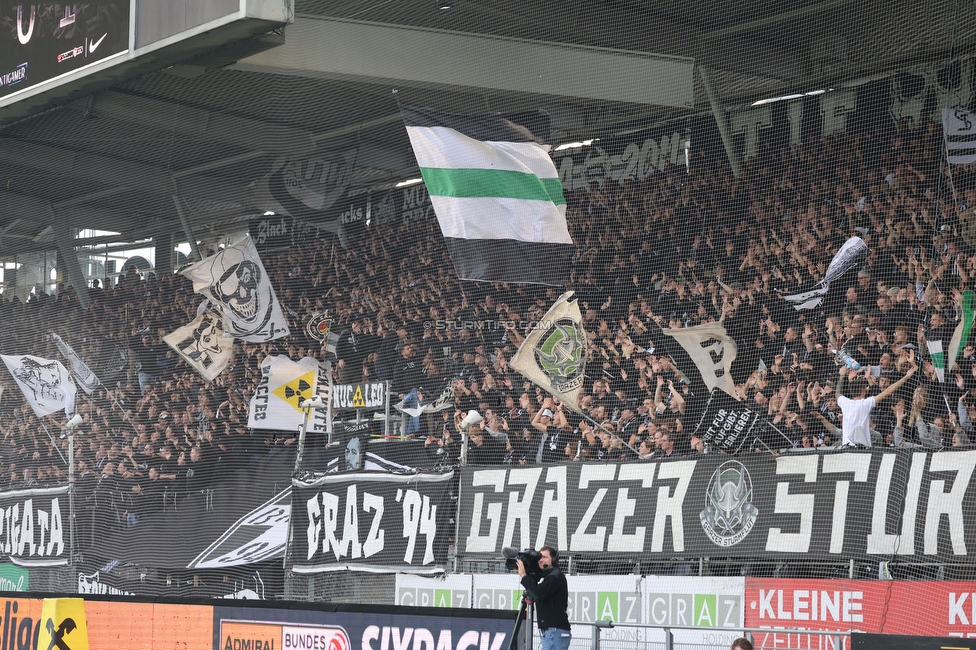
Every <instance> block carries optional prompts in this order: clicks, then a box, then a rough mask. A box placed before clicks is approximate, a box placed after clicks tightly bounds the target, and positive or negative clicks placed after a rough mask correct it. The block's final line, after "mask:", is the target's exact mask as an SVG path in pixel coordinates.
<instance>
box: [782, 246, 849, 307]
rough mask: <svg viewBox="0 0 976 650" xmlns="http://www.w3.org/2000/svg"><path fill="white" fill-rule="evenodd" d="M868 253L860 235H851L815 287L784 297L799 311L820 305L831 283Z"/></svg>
mask: <svg viewBox="0 0 976 650" xmlns="http://www.w3.org/2000/svg"><path fill="white" fill-rule="evenodd" d="M867 254H868V245H867V244H865V243H864V240H863V239H861V238H860V237H851V238H850V239H848V240H847V241H846V242H844V245H843V246H841V247H840V250H838V251H837V253H836V254H835V255H834V257H833V259H832V260H830V265H829V266H828V267H827V271H826V273H824V276H823V278H822V279H821V280H820V282H818V283H817V284H816V285H815V286H814V288H813V289H811V290H809V291H804V292H802V293H796V294H793V295H791V296H783V298H784V299H786V300H787V301H788V302H790V303H791V304H792V305H793V307H794V308H795V309H796V310H797V311H800V310H803V309H814V308H816V307H819V306H820V303H822V302H823V299H824V296H826V295H827V291H828V290H829V289H830V283H831V282H833V281H834V280H836V279H837V278H839V277H841V276H842V275H844V274H845V273H847V271H848V270H849V269H850V268H851V267H853V266H855V265H857V263H858V262H859V261H860V260H861V258H862V257H866V256H867Z"/></svg>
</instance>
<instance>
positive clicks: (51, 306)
mask: <svg viewBox="0 0 976 650" xmlns="http://www.w3.org/2000/svg"><path fill="white" fill-rule="evenodd" d="M942 146H943V145H942V139H941V131H939V130H938V128H937V126H936V125H926V126H924V127H920V128H908V127H904V128H900V129H894V130H892V131H891V132H890V133H882V132H877V133H870V134H856V135H855V134H847V135H844V134H842V135H835V136H831V137H830V138H827V139H825V140H823V141H819V142H811V143H808V144H806V145H805V146H803V147H797V148H790V147H779V146H774V145H772V144H770V143H763V144H762V145H761V146H760V149H759V153H758V155H757V156H756V157H755V158H751V159H749V160H747V161H746V163H745V165H744V170H743V174H742V175H741V177H740V178H734V177H733V176H732V173H731V172H730V171H729V169H728V166H727V164H726V162H725V161H724V160H723V159H720V158H717V159H715V160H696V161H693V164H692V165H691V170H690V172H686V171H685V170H684V169H683V168H682V169H679V168H672V169H670V170H668V171H667V172H665V173H660V174H657V175H652V176H651V177H649V178H648V179H647V180H646V181H642V182H639V183H625V184H616V183H613V182H607V183H606V184H603V185H599V184H594V185H593V187H591V188H590V189H588V190H576V191H572V192H569V193H568V194H567V197H566V198H567V203H568V209H567V220H568V223H569V227H570V232H571V234H572V236H573V239H574V241H575V242H576V244H577V248H578V253H577V257H576V259H575V261H574V265H573V271H572V277H571V278H570V280H569V281H568V283H567V286H566V287H565V289H573V290H575V291H576V293H577V296H578V299H579V302H580V306H581V310H582V313H583V318H584V326H585V329H586V332H587V336H588V339H589V340H588V350H587V363H586V374H585V377H586V382H585V386H584V392H583V394H582V395H581V400H580V403H581V405H582V406H583V408H584V410H585V411H586V412H587V414H588V419H589V420H592V423H591V422H589V421H588V419H586V418H582V417H580V416H579V415H578V414H576V413H574V412H573V411H572V410H571V409H569V408H568V407H567V406H566V405H564V404H562V403H560V402H559V401H558V400H557V399H554V398H553V396H551V395H548V394H546V393H544V392H543V391H542V390H541V389H539V388H537V387H535V386H533V385H532V384H530V383H529V382H527V381H525V379H524V378H523V377H522V376H521V375H519V374H518V373H517V372H515V371H514V370H513V369H512V368H511V367H510V365H509V362H510V359H511V358H512V356H513V354H514V352H515V350H516V349H517V346H518V343H519V342H520V341H521V340H522V337H523V336H525V335H526V334H527V331H528V328H529V325H530V324H531V323H532V322H535V321H538V320H539V319H540V318H541V317H542V316H543V315H544V314H545V312H546V311H547V310H548V308H549V307H550V306H551V305H552V303H553V302H554V301H555V299H556V298H557V297H558V296H559V295H560V294H561V293H562V292H563V290H564V288H554V287H549V288H546V287H539V286H530V285H523V286H517V285H502V284H479V283H471V282H464V283H461V282H460V281H459V280H458V279H457V277H456V275H455V273H454V270H453V266H452V264H451V262H450V259H449V256H448V254H447V250H446V248H445V246H444V244H443V239H442V237H441V235H440V233H439V230H438V226H437V224H436V221H435V220H433V219H431V220H427V221H421V222H411V223H408V224H392V225H382V226H380V225H374V226H373V227H371V228H370V229H368V230H367V231H365V232H364V233H363V235H362V236H361V237H358V238H356V240H355V241H353V242H352V244H351V245H350V247H349V248H348V249H343V248H342V247H340V246H338V245H335V243H334V242H332V241H330V240H309V241H308V242H307V243H306V244H305V245H302V246H298V247H294V248H292V249H291V250H288V251H287V252H283V253H265V254H263V262H264V265H265V267H266V268H267V270H268V272H269V274H270V275H271V276H272V282H273V284H274V286H275V288H276V291H277V295H278V298H279V300H280V301H281V303H282V305H283V307H284V308H285V310H286V312H287V314H288V318H289V321H290V323H289V324H290V327H291V331H292V336H291V337H289V338H285V339H279V340H276V341H272V342H268V343H255V344H252V343H242V342H238V345H237V346H236V347H235V356H234V360H233V361H232V364H231V366H230V368H228V369H227V370H226V371H225V372H224V373H223V374H221V375H220V376H219V377H218V378H217V379H216V380H214V381H213V382H211V383H207V382H205V381H204V380H203V379H202V378H201V377H200V376H199V375H198V374H197V373H195V372H194V371H193V370H192V369H190V368H189V367H188V366H187V365H186V364H184V363H183V362H182V361H180V359H179V357H178V355H177V354H176V353H175V352H174V351H173V350H171V349H170V348H169V347H168V346H167V345H165V343H163V341H162V338H161V337H162V336H163V335H164V334H167V333H169V332H171V331H173V330H174V329H176V328H177V327H180V326H182V325H185V324H186V323H187V322H189V321H190V320H192V318H193V317H194V316H195V315H196V310H197V306H198V304H199V302H200V301H201V300H202V298H201V297H200V296H199V295H197V294H194V293H193V292H192V287H191V285H190V282H189V281H188V280H186V279H185V278H184V277H183V276H181V275H179V274H174V275H167V276H165V277H158V278H157V277H152V276H151V275H150V276H148V277H146V278H142V277H140V276H139V275H138V274H136V273H135V272H134V270H130V272H129V273H127V274H126V275H124V277H122V278H120V279H119V281H118V283H117V284H115V285H114V286H111V287H105V288H94V289H90V294H91V297H92V305H91V307H90V308H89V309H87V310H81V309H80V308H79V307H78V306H77V300H76V299H75V297H74V295H73V291H72V290H71V289H70V288H62V289H61V290H60V291H59V292H58V295H57V296H56V297H52V296H45V295H43V294H38V295H36V296H34V297H32V299H31V300H29V301H28V302H26V303H21V302H19V301H17V300H14V301H10V302H4V303H3V304H0V319H2V321H3V322H4V324H5V331H6V332H8V334H7V336H5V337H4V339H3V340H0V352H3V353H5V354H23V353H30V354H35V355H37V356H41V357H45V358H59V357H58V351H57V348H56V346H55V343H54V342H53V341H51V340H50V337H45V336H44V333H45V332H48V331H53V332H56V333H58V334H60V335H61V336H62V337H63V338H64V339H65V340H66V341H67V342H68V343H70V344H71V345H72V346H73V347H74V349H75V350H76V351H77V352H78V353H79V355H80V356H81V357H82V358H84V359H86V360H88V361H89V362H90V363H91V364H92V365H93V366H94V368H95V370H96V372H97V374H99V377H100V379H101V380H102V383H103V386H102V387H100V388H98V389H96V390H95V392H94V393H93V394H92V395H91V396H87V395H85V394H83V393H81V392H79V397H78V411H79V413H81V414H82V416H83V418H84V423H83V425H82V426H81V427H80V429H79V433H78V434H77V435H76V440H77V444H76V448H75V452H76V459H75V460H76V476H77V480H78V482H79V493H80V495H81V498H82V499H83V503H86V504H90V505H95V504H97V503H99V502H100V500H101V499H105V500H108V501H111V502H112V503H115V504H116V507H117V509H118V511H119V518H120V521H123V522H125V523H129V524H132V523H135V522H138V520H139V518H140V517H141V514H142V513H143V511H144V510H145V509H147V508H150V507H153V504H155V503H157V502H158V501H159V500H161V499H165V498H167V497H168V496H169V495H179V494H181V493H186V492H191V491H195V490H199V489H202V488H203V487H205V486H206V485H207V484H208V482H209V481H210V480H211V477H212V476H213V475H214V473H215V472H220V471H221V468H224V467H240V466H242V465H243V464H245V463H247V462H248V460H249V459H251V458H252V457H254V456H256V455H262V454H266V453H275V452H282V451H284V450H286V449H288V448H291V447H292V446H293V444H294V442H295V434H294V433H290V432H278V433H274V432H267V431H257V430H250V429H248V428H247V426H246V425H247V414H248V405H249V401H250V398H251V396H252V393H253V391H254V389H255V386H256V384H257V378H258V376H259V374H260V365H261V362H262V360H263V359H264V358H265V357H266V356H268V355H275V354H285V355H288V356H289V357H290V358H292V359H299V358H301V357H303V356H306V355H310V356H313V357H317V358H320V359H325V358H326V353H325V350H324V348H323V347H322V344H321V343H319V342H317V341H314V340H310V339H307V338H306V337H305V334H304V332H303V321H304V320H305V318H307V317H308V315H309V314H312V313H314V312H320V311H324V310H328V311H329V313H330V315H331V316H332V317H333V318H334V319H335V324H334V326H333V327H334V329H335V330H336V331H339V332H341V337H340V342H339V346H338V351H337V360H336V361H335V363H334V368H335V373H336V377H335V380H336V381H337V382H340V383H352V382H358V381H380V380H383V381H386V380H388V381H391V382H392V386H393V393H394V397H393V401H397V400H398V399H400V398H404V399H405V400H407V403H408V404H411V403H415V404H426V403H430V402H431V401H432V400H434V399H436V398H437V397H438V396H440V395H441V393H442V391H443V389H444V388H445V387H446V386H447V385H452V386H453V388H454V404H453V408H449V409H447V410H443V411H440V412H436V413H430V414H423V415H421V416H419V417H417V418H411V417H407V416H405V418H404V419H405V422H404V426H403V427H402V429H401V430H400V433H401V434H402V435H404V436H405V437H406V438H408V439H409V441H407V442H403V443H391V444H413V445H423V446H424V449H425V450H426V452H427V455H428V457H429V458H430V459H431V462H438V463H440V462H454V461H455V460H456V459H458V458H459V457H460V455H461V450H460V444H461V443H460V438H461V436H460V433H459V429H460V425H461V419H462V418H463V417H464V416H465V415H466V414H467V413H468V412H469V411H472V410H474V411H477V412H478V413H479V414H480V416H481V417H482V418H483V421H482V423H481V424H479V425H474V426H472V427H470V428H468V430H467V431H468V433H469V434H470V443H469V447H468V449H467V462H468V463H470V464H501V463H511V464H531V463H540V462H541V463H550V462H561V461H570V462H572V461H598V460H618V459H630V460H636V459H638V458H669V457H674V456H680V455H685V454H702V453H715V452H714V451H713V450H710V449H709V447H708V445H707V444H706V441H704V440H702V439H700V438H698V437H696V436H695V435H694V433H695V426H696V420H695V417H696V416H697V415H698V414H700V412H701V409H702V406H703V404H704V401H705V400H706V399H707V395H706V394H705V391H704V390H702V389H701V387H700V386H699V385H698V384H697V382H696V381H695V380H694V378H693V377H689V375H690V374H692V373H690V372H689V369H688V368H677V367H676V366H675V363H674V361H673V360H672V359H671V358H670V356H671V355H669V354H668V342H667V341H666V340H665V338H666V337H662V335H661V329H662V328H678V327H687V326H693V325H696V324H700V323H704V322H708V321H713V320H721V321H722V322H723V324H724V325H725V327H726V329H727V331H728V332H729V333H730V335H732V336H733V337H734V338H735V339H736V341H737V342H738V344H739V350H738V358H737V361H736V364H735V365H734V367H733V379H734V380H735V383H736V390H737V392H738V393H739V395H740V397H741V399H742V400H744V403H746V404H747V405H749V406H750V407H751V408H754V409H756V410H758V411H760V412H761V413H762V414H763V415H764V416H765V417H766V418H767V419H768V420H769V421H770V422H771V423H773V424H775V426H776V428H777V429H778V430H779V431H780V432H782V434H783V444H782V445H780V447H790V446H791V445H795V446H796V447H797V448H812V447H820V448H829V447H832V446H835V445H837V444H838V443H839V442H840V430H841V427H842V415H841V410H840V408H839V406H838V402H837V399H838V393H839V392H842V391H843V392H844V394H846V395H848V396H850V397H858V396H867V395H871V394H878V393H881V392H882V391H884V390H885V389H886V388H887V387H888V386H890V385H891V384H893V383H895V382H896V381H897V380H898V379H899V378H901V377H902V376H903V375H904V374H906V373H907V372H909V371H910V369H911V368H913V367H915V366H916V365H917V366H918V368H919V371H918V372H917V373H916V374H915V376H914V377H913V378H912V379H911V380H910V381H907V382H905V383H903V384H902V385H901V386H900V387H899V388H898V389H897V390H896V391H894V394H893V395H892V397H891V398H890V399H889V400H886V401H885V402H883V403H881V404H879V405H878V407H877V408H875V409H874V411H873V412H872V414H871V427H872V440H873V444H874V445H875V446H898V447H903V446H920V447H924V448H925V449H932V450H936V449H950V448H953V447H964V446H967V445H969V444H970V441H971V440H973V441H976V439H973V435H974V434H973V430H972V427H973V424H972V423H973V421H974V420H976V411H974V407H976V349H974V347H973V346H972V345H969V344H968V342H967V344H966V345H965V347H964V349H963V350H962V352H961V353H960V357H959V359H958V366H957V367H955V368H953V369H952V370H951V371H948V372H947V373H946V381H945V382H944V383H942V382H940V381H939V380H938V379H937V377H936V372H935V368H934V366H933V365H932V363H931V359H930V355H929V354H928V349H927V341H930V340H935V339H939V340H945V341H948V340H949V338H950V336H951V331H952V329H953V328H954V327H955V323H956V320H957V310H958V305H959V302H960V296H961V292H962V291H964V290H965V289H967V288H971V287H972V286H973V284H972V281H971V277H972V276H973V275H974V274H976V254H974V250H973V249H972V248H971V247H970V246H969V245H967V243H966V242H965V240H964V238H963V226H964V225H965V223H966V222H967V221H966V220H967V218H968V217H969V216H970V215H971V214H972V212H973V209H974V207H976V174H974V173H973V170H972V169H971V168H969V167H968V166H959V167H956V168H954V169H953V170H952V171H953V181H954V183H953V187H952V188H950V185H949V182H948V178H947V175H946V170H945V169H944V168H943V167H941V166H940V162H939V161H940V158H941V151H942ZM851 236H859V237H862V238H863V240H864V241H865V242H866V243H867V245H868V247H869V250H870V253H869V255H868V256H867V258H866V259H865V260H863V262H862V263H861V264H860V265H859V267H858V268H857V270H856V271H851V272H850V273H849V274H847V275H845V276H843V277H842V278H840V279H839V280H838V281H836V282H834V283H833V284H832V285H831V291H830V293H829V294H828V296H827V298H826V299H825V301H824V303H823V304H822V305H821V306H820V307H817V308H814V309H810V310H804V311H798V310H796V309H794V308H793V307H792V306H791V305H789V304H788V303H787V302H785V301H784V300H783V299H782V297H781V295H782V294H792V293H796V292H800V291H805V290H808V289H810V288H812V287H813V285H814V284H815V283H816V282H818V281H819V280H820V278H821V277H822V276H823V274H824V272H825V270H826V267H827V265H828V264H829V262H830V260H831V258H832V256H833V255H834V253H835V252H836V251H837V250H838V248H839V247H840V246H841V245H842V244H843V243H844V242H845V241H846V240H847V239H848V238H849V237H851ZM840 348H844V349H846V350H847V351H848V352H849V353H850V354H851V355H852V356H853V357H854V359H856V360H857V361H858V362H859V363H860V364H861V365H862V369H861V370H859V371H850V372H848V371H847V370H846V367H845V370H844V372H843V375H844V376H843V377H842V373H841V372H839V366H838V364H837V363H836V360H835V354H834V351H835V350H837V349H840ZM139 373H142V374H143V376H144V377H143V378H144V380H145V381H144V382H143V383H144V385H145V386H144V390H143V389H142V388H141V387H140V382H139V380H138V375H139ZM838 384H842V385H838ZM0 388H2V393H0V434H2V443H0V458H2V462H3V468H4V470H5V471H4V477H5V480H4V481H3V483H4V484H5V486H9V487H27V486H32V485H36V484H41V483H49V482H57V481H64V480H65V478H66V473H67V470H66V466H65V462H64V460H63V459H62V456H66V455H67V440H66V436H65V434H64V419H65V418H64V416H63V414H61V415H56V416H46V417H45V418H43V419H42V420H39V419H38V418H37V417H35V415H34V414H33V413H32V411H31V410H30V407H29V406H27V405H26V403H25V402H24V400H23V399H22V397H21V395H20V394H19V391H18V389H17V387H16V385H15V384H14V383H13V381H12V380H11V379H10V378H9V377H8V378H7V379H6V380H4V381H3V382H0ZM593 423H595V425H598V426H595V425H594V424H593Z"/></svg>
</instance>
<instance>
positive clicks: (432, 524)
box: [396, 490, 437, 565]
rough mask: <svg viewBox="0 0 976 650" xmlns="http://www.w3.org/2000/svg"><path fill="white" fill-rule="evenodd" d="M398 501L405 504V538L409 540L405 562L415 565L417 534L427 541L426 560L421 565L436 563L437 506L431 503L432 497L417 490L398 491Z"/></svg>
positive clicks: (405, 552)
mask: <svg viewBox="0 0 976 650" xmlns="http://www.w3.org/2000/svg"><path fill="white" fill-rule="evenodd" d="M396 500H397V502H398V503H400V502H401V500H402V503H403V536H404V537H406V538H407V548H406V550H405V551H404V553H403V561H404V562H406V563H407V564H413V550H414V548H415V547H416V544H417V534H418V533H419V534H421V535H423V536H424V537H425V538H426V540H427V543H426V546H425V547H424V559H423V561H422V562H421V564H424V565H427V564H430V563H431V562H433V561H434V537H436V535H437V506H436V505H432V504H431V503H430V497H429V496H427V495H421V494H420V492H417V491H416V490H406V491H404V490H397V495H396Z"/></svg>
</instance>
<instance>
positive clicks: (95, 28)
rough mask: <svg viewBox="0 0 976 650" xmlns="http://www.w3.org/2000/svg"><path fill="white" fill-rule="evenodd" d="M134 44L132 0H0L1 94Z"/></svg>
mask: <svg viewBox="0 0 976 650" xmlns="http://www.w3.org/2000/svg"><path fill="white" fill-rule="evenodd" d="M128 49H129V0H109V1H107V2H89V3H79V4H48V3H31V4H28V3H19V4H10V3H0V97H5V96H7V95H10V94H12V93H15V92H19V91H21V90H23V89H25V88H29V87H31V86H34V85H36V84H39V83H41V82H44V81H47V80H49V79H53V78H55V77H58V76H60V75H63V74H65V73H68V72H73V71H75V70H78V69H80V68H84V67H85V66H88V65H91V64H92V63H96V62H98V61H103V60H105V59H108V58H110V57H112V56H115V55H117V54H120V53H124V52H127V51H128Z"/></svg>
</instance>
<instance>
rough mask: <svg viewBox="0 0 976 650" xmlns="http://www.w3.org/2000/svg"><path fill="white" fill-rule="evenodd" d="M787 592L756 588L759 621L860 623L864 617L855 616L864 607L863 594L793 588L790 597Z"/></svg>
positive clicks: (860, 592) (862, 615) (753, 604)
mask: <svg viewBox="0 0 976 650" xmlns="http://www.w3.org/2000/svg"><path fill="white" fill-rule="evenodd" d="M788 591H790V590H785V589H760V590H759V603H758V605H759V618H761V619H771V620H776V621H791V620H792V621H834V622H844V623H863V622H864V614H860V613H858V612H861V611H862V610H863V608H864V607H863V601H864V592H863V591H827V590H826V589H822V590H816V589H811V590H806V589H794V590H792V591H793V593H792V594H789V593H787V592H788ZM790 595H792V599H791V598H790ZM774 600H775V601H776V602H775V606H774V604H773V601H774ZM818 602H819V608H818ZM752 607H753V609H755V607H756V603H752ZM774 607H775V609H774Z"/></svg>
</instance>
